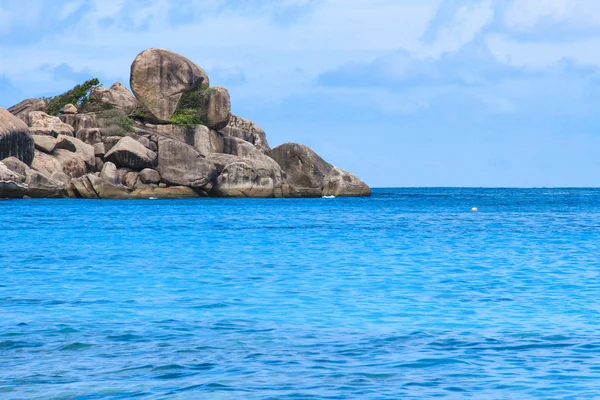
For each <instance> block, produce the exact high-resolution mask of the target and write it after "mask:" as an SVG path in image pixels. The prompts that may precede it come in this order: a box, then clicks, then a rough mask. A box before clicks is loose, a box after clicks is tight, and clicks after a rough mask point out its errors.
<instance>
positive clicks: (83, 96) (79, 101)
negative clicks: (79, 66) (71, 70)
mask: <svg viewBox="0 0 600 400" xmlns="http://www.w3.org/2000/svg"><path fill="white" fill-rule="evenodd" d="M100 86H102V85H101V84H100V81H99V80H98V78H94V79H90V80H88V81H85V82H84V83H82V84H81V85H77V86H75V87H74V88H73V89H71V90H69V91H67V92H65V93H63V94H59V95H58V96H55V97H52V98H49V99H47V100H48V107H47V109H46V113H48V114H50V115H58V114H59V113H60V110H62V108H63V107H64V106H66V105H67V104H73V105H75V106H76V107H77V108H78V109H82V108H85V105H86V103H88V102H89V98H90V93H91V91H92V89H94V88H97V87H100Z"/></svg>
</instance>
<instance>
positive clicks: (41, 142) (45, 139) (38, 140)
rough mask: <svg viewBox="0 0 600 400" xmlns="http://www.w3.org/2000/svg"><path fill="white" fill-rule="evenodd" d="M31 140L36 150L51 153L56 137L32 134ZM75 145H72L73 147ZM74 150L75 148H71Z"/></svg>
mask: <svg viewBox="0 0 600 400" xmlns="http://www.w3.org/2000/svg"><path fill="white" fill-rule="evenodd" d="M33 142H34V143H35V148H36V149H37V150H40V151H43V152H44V153H48V154H51V153H52V152H53V151H54V149H55V148H56V143H57V141H56V139H55V138H53V137H52V136H48V135H33ZM74 147H75V146H73V148H74ZM73 151H75V150H73Z"/></svg>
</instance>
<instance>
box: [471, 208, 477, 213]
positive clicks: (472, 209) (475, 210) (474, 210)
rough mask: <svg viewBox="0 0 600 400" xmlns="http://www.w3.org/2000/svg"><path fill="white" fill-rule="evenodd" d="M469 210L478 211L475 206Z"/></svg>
mask: <svg viewBox="0 0 600 400" xmlns="http://www.w3.org/2000/svg"><path fill="white" fill-rule="evenodd" d="M471 211H473V212H477V211H479V210H478V209H477V207H473V208H471Z"/></svg>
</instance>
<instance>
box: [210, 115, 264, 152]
mask: <svg viewBox="0 0 600 400" xmlns="http://www.w3.org/2000/svg"><path fill="white" fill-rule="evenodd" d="M220 132H221V133H222V134H223V135H224V136H233V137H237V138H239V139H242V140H245V141H247V142H250V143H252V144H253V145H254V146H256V147H257V148H258V149H259V150H261V151H262V152H263V153H267V152H269V151H271V148H270V147H269V143H268V142H267V135H266V133H265V131H264V130H263V129H262V128H261V127H260V126H258V125H257V124H255V123H254V122H252V121H250V120H249V119H246V118H242V117H238V116H237V115H234V114H232V115H231V118H230V119H229V123H228V124H227V126H226V127H225V128H223V129H221V130H220Z"/></svg>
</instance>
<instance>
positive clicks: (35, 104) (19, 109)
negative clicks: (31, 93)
mask: <svg viewBox="0 0 600 400" xmlns="http://www.w3.org/2000/svg"><path fill="white" fill-rule="evenodd" d="M47 106H48V103H46V100H42V99H27V100H23V101H22V102H20V103H19V104H15V105H14V106H12V107H10V108H9V109H8V111H9V112H10V113H12V114H13V115H14V116H15V117H19V118H20V119H22V120H23V122H27V120H26V118H27V114H29V112H30V111H44V112H45V111H46V107H47Z"/></svg>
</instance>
